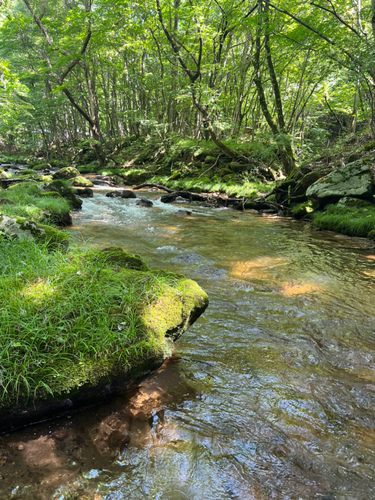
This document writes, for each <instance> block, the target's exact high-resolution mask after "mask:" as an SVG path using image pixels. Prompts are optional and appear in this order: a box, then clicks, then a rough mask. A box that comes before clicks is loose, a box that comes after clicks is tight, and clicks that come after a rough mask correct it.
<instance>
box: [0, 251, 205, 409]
mask: <svg viewBox="0 0 375 500" xmlns="http://www.w3.org/2000/svg"><path fill="white" fill-rule="evenodd" d="M113 250H115V252H114V253H113ZM123 253H124V252H123ZM118 254H120V249H111V250H107V251H105V252H100V251H80V250H76V251H75V252H74V253H68V254H60V253H55V254H48V253H46V252H45V251H44V250H43V249H42V248H41V247H40V246H38V245H36V244H35V243H34V242H31V241H25V242H23V243H22V244H20V243H16V242H0V303H1V304H7V307H0V344H1V345H3V346H4V345H6V346H7V349H6V350H2V351H0V367H1V377H2V384H1V386H0V409H1V408H3V409H4V408H10V407H13V406H15V405H16V404H23V403H26V402H27V401H30V400H39V399H48V398H52V397H53V398H56V399H59V398H61V397H64V396H65V395H66V394H70V393H72V392H75V391H77V390H78V389H79V388H80V387H82V386H95V385H96V384H98V383H100V382H103V381H108V380H113V379H115V378H117V377H119V376H124V375H130V376H133V377H134V376H136V374H137V373H141V372H142V370H143V369H144V367H145V366H150V367H152V366H155V364H158V363H160V362H161V361H162V360H163V359H165V357H166V356H168V355H170V353H171V340H170V339H169V336H172V337H173V338H176V337H178V336H179V335H180V334H181V333H182V332H183V331H184V329H186V328H187V326H188V325H189V324H190V323H191V322H192V321H194V320H195V319H196V318H197V317H198V316H199V314H201V313H202V312H203V310H204V309H205V307H206V306H207V303H208V299H207V295H206V294H205V293H204V292H203V290H201V289H200V287H199V286H198V285H197V284H196V283H194V282H191V281H190V280H186V279H185V278H182V277H181V276H179V275H174V274H172V273H165V272H157V271H141V270H134V269H128V268H126V267H121V265H120V266H119V265H118V262H115V261H114V260H112V259H111V256H113V255H115V256H118ZM125 255H128V254H125ZM108 257H109V258H108ZM136 260H137V261H138V262H139V261H140V262H141V260H140V259H138V258H136ZM122 263H123V259H122V258H120V264H122ZM144 266H145V265H143V266H142V268H143V269H144Z"/></svg>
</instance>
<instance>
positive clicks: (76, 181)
mask: <svg viewBox="0 0 375 500" xmlns="http://www.w3.org/2000/svg"><path fill="white" fill-rule="evenodd" d="M69 184H71V185H72V186H75V187H89V188H90V187H94V184H93V183H92V182H91V181H89V180H88V179H86V178H85V177H82V175H78V176H77V177H73V178H72V179H69Z"/></svg>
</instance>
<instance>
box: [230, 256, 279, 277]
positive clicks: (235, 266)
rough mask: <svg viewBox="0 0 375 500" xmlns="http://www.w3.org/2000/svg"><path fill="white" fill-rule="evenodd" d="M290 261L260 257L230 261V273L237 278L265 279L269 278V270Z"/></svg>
mask: <svg viewBox="0 0 375 500" xmlns="http://www.w3.org/2000/svg"><path fill="white" fill-rule="evenodd" d="M287 263H288V261H286V260H285V259H281V258H276V257H275V258H272V257H259V258H258V259H254V260H248V261H245V262H244V261H238V262H229V266H230V267H231V269H230V273H231V275H232V276H234V277H235V278H242V279H245V278H252V279H259V280H265V279H268V278H269V274H270V273H269V270H271V269H274V268H275V267H277V266H281V265H285V264H287Z"/></svg>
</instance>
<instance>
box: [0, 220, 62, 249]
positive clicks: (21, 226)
mask: <svg viewBox="0 0 375 500" xmlns="http://www.w3.org/2000/svg"><path fill="white" fill-rule="evenodd" d="M0 232H2V233H3V234H5V235H7V236H8V237H9V238H11V239H12V240H14V239H17V240H19V241H21V242H22V241H25V240H35V241H37V242H38V243H41V244H43V245H47V247H48V248H49V249H51V250H56V249H61V250H63V249H66V248H67V247H68V244H69V237H68V235H67V234H66V233H63V232H62V231H58V230H57V229H55V228H53V227H51V226H45V225H43V224H37V223H35V222H32V221H29V220H27V219H24V218H22V217H17V218H12V217H8V216H6V215H4V214H2V213H0Z"/></svg>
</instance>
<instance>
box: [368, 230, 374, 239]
mask: <svg viewBox="0 0 375 500" xmlns="http://www.w3.org/2000/svg"><path fill="white" fill-rule="evenodd" d="M367 238H369V239H370V240H375V229H373V230H372V231H370V232H369V233H368V235H367Z"/></svg>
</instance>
